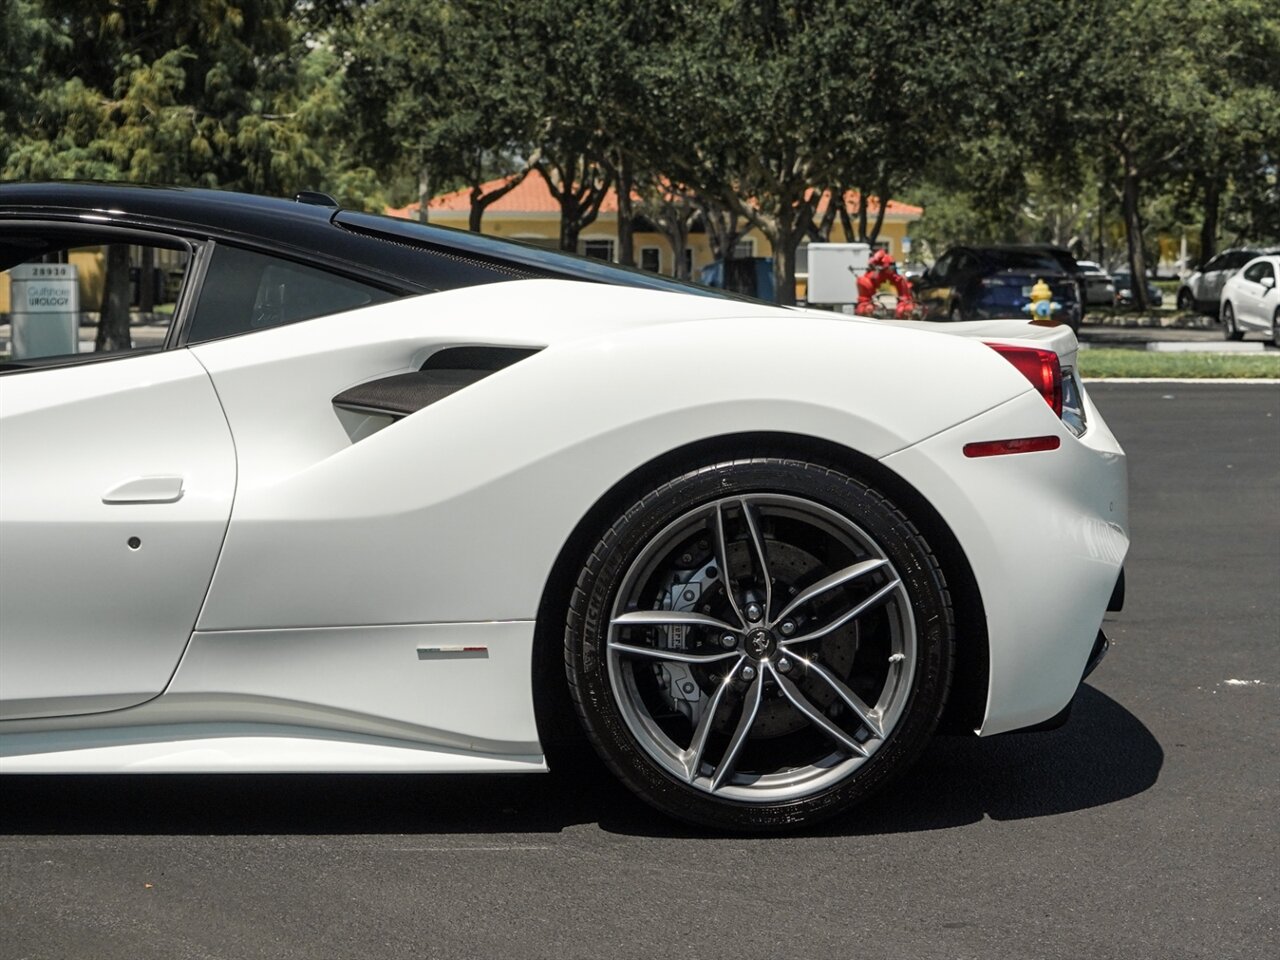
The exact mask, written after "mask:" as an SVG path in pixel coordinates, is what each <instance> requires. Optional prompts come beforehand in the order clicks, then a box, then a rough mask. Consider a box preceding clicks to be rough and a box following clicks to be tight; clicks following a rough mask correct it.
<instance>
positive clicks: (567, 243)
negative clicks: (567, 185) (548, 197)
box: [560, 197, 581, 253]
mask: <svg viewBox="0 0 1280 960" xmlns="http://www.w3.org/2000/svg"><path fill="white" fill-rule="evenodd" d="M580 229H581V228H580V227H579V226H578V205H577V204H576V203H574V202H573V201H572V200H571V199H569V198H567V197H566V198H564V199H561V201H560V249H561V250H563V251H565V253H577V252H578V233H579V231H580Z"/></svg>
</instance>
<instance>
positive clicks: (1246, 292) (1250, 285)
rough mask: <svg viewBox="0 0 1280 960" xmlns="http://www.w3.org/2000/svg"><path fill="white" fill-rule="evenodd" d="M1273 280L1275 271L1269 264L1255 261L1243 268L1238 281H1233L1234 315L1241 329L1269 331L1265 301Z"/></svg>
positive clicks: (1269, 323)
mask: <svg viewBox="0 0 1280 960" xmlns="http://www.w3.org/2000/svg"><path fill="white" fill-rule="evenodd" d="M1268 278H1269V280H1270V283H1269V284H1268V282H1267V280H1268ZM1275 279H1276V278H1275V270H1274V268H1273V267H1272V266H1271V264H1270V263H1269V262H1268V261H1266V260H1257V261H1255V262H1253V263H1251V264H1249V265H1248V266H1247V267H1245V268H1244V270H1243V272H1241V274H1240V277H1239V279H1237V280H1236V281H1234V286H1235V288H1236V293H1237V296H1236V304H1237V314H1236V315H1237V319H1238V320H1239V321H1240V325H1241V326H1242V327H1244V328H1246V329H1254V330H1270V329H1271V317H1270V316H1268V315H1267V314H1266V310H1265V301H1266V297H1267V293H1268V291H1269V290H1270V289H1271V287H1273V286H1274V285H1275Z"/></svg>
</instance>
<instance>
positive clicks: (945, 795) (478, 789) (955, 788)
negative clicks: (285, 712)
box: [0, 686, 1164, 837]
mask: <svg viewBox="0 0 1280 960" xmlns="http://www.w3.org/2000/svg"><path fill="white" fill-rule="evenodd" d="M565 760H566V762H565V763H564V764H556V763H554V762H553V772H552V773H551V774H550V775H549V776H538V775H528V774H526V775H519V776H511V775H469V776H442V775H437V776H412V775H319V774H305V775H304V774H279V775H275V774H251V775H204V776H199V775H185V774H182V775H176V774H175V775H162V774H152V775H96V776H25V775H24V776H8V777H4V778H3V779H0V834H3V835H57V834H98V835H133V834H137V835H182V834H203V835H222V834H227V835H230V834H239V835H267V834H295V835H330V834H428V835H429V834H437V835H439V834H497V833H501V834H517V835H518V834H529V833H555V832H559V831H561V830H564V829H566V828H568V827H571V826H575V825H579V824H586V825H590V824H598V825H599V827H600V828H601V829H603V830H605V831H608V832H611V833H619V834H628V835H633V836H653V837H687V836H712V835H714V834H709V833H708V832H707V831H699V830H697V829H696V828H692V827H685V826H682V825H680V824H676V823H673V822H672V821H670V820H668V819H666V818H665V817H663V816H662V815H660V814H658V813H656V812H655V811H653V810H651V809H649V807H647V806H646V805H644V804H643V803H641V802H640V801H639V800H636V799H635V798H633V797H632V796H631V795H630V794H629V793H628V792H627V791H626V790H625V789H624V788H623V787H622V786H621V785H619V784H618V783H617V782H616V781H615V780H614V779H613V778H612V776H610V775H609V774H608V772H607V771H606V770H605V769H604V767H603V765H602V764H601V763H600V762H599V761H598V760H597V759H596V758H595V757H594V755H593V754H591V753H590V752H589V751H588V750H586V749H585V748H584V749H577V748H571V749H570V751H569V755H567V756H566V757H565ZM1163 762H1164V752H1163V750H1161V748H1160V745H1159V743H1157V742H1156V739H1155V737H1153V736H1152V735H1151V733H1150V731H1148V730H1147V728H1146V727H1145V726H1143V724H1142V723H1141V721H1139V720H1138V719H1137V718H1136V717H1134V716H1133V714H1131V713H1129V712H1128V711H1127V710H1125V709H1124V708H1123V707H1122V706H1120V705H1119V704H1118V703H1116V702H1115V701H1114V700H1112V699H1110V698H1109V697H1107V696H1105V695H1104V694H1102V693H1099V692H1098V691H1097V690H1095V689H1093V688H1092V687H1088V686H1085V687H1083V688H1082V689H1081V690H1080V692H1079V693H1078V694H1077V698H1076V702H1075V707H1074V711H1073V714H1072V717H1071V720H1070V722H1069V723H1068V724H1067V725H1066V726H1064V727H1062V728H1060V729H1058V730H1055V731H1050V732H1045V733H1027V734H1010V735H1006V736H1002V737H993V738H990V739H986V740H980V739H977V738H965V737H939V738H937V739H935V740H934V742H933V743H932V744H931V745H930V746H929V747H928V749H927V750H926V751H925V753H924V755H923V756H922V757H921V759H920V762H919V763H918V764H917V765H916V766H915V768H914V769H913V770H911V771H910V772H909V773H908V774H907V775H906V776H904V777H903V778H902V779H900V780H898V781H897V782H896V783H895V784H894V785H893V786H891V787H890V788H889V789H887V790H886V791H885V792H883V793H882V794H880V795H879V796H877V797H875V798H873V799H872V800H871V801H869V802H867V803H865V804H863V805H862V806H861V807H859V808H857V809H856V810H855V811H853V812H852V813H850V814H849V815H848V816H845V817H841V818H839V819H837V820H836V821H833V822H831V823H828V824H825V825H822V826H820V827H819V828H817V830H816V831H814V832H815V833H816V834H817V835H841V836H845V835H848V836H856V835H860V834H862V835H865V834H882V833H903V832H912V831H917V830H936V829H941V828H945V827H957V826H963V825H965V824H968V823H974V822H977V821H980V820H982V819H984V818H986V817H990V818H991V819H993V820H1016V819H1022V818H1027V817H1042V816H1048V815H1051V814H1059V813H1067V812H1070V811H1074V810H1084V809H1088V808H1090V807H1095V806H1099V805H1101V804H1106V803H1113V802H1115V801H1117V800H1122V799H1124V798H1126V797H1130V796H1133V795H1134V794H1137V793H1141V792H1142V791H1143V790H1146V789H1147V788H1148V787H1150V786H1151V785H1152V784H1154V783H1155V781H1156V778H1157V777H1158V775H1159V773H1160V768H1161V765H1162V764H1163Z"/></svg>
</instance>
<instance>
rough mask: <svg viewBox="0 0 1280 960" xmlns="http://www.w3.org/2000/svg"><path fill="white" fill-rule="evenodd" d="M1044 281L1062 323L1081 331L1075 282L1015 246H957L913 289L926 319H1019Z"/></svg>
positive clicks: (1040, 254)
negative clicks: (1040, 281) (1033, 287)
mask: <svg viewBox="0 0 1280 960" xmlns="http://www.w3.org/2000/svg"><path fill="white" fill-rule="evenodd" d="M1037 280H1044V282H1045V283H1047V284H1048V285H1049V288H1050V289H1051V290H1052V291H1053V299H1054V300H1055V301H1057V302H1058V303H1060V304H1062V310H1061V312H1060V314H1059V316H1060V318H1061V320H1062V321H1063V322H1064V323H1066V324H1067V325H1068V326H1070V327H1071V329H1072V330H1078V329H1079V328H1080V318H1081V305H1080V295H1079V290H1078V287H1077V284H1076V280H1075V278H1074V276H1072V274H1070V273H1069V272H1068V271H1067V270H1066V269H1065V268H1064V267H1063V266H1062V265H1061V264H1060V263H1059V262H1058V261H1057V260H1056V259H1055V258H1054V256H1053V255H1051V254H1050V253H1048V252H1046V251H1045V250H1043V249H1037V248H1029V247H1015V246H995V247H953V248H952V249H950V250H948V251H947V252H946V253H944V254H943V255H942V256H941V257H939V258H938V260H937V262H936V263H934V265H933V266H932V267H930V268H929V269H928V270H927V271H926V272H925V274H924V276H922V277H921V278H920V279H919V280H917V281H916V282H915V283H914V284H913V286H914V288H915V292H916V299H917V300H918V301H919V302H920V304H921V305H922V307H923V309H924V313H925V319H927V320H951V321H962V320H981V319H987V318H1001V317H1020V316H1025V315H1026V314H1025V313H1024V311H1023V307H1025V306H1026V304H1027V303H1029V302H1030V299H1031V288H1032V286H1034V285H1035V282H1036V281H1037Z"/></svg>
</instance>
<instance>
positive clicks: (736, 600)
mask: <svg viewBox="0 0 1280 960" xmlns="http://www.w3.org/2000/svg"><path fill="white" fill-rule="evenodd" d="M824 525H825V526H824ZM860 537H861V538H862V539H859V538H860ZM806 538H812V540H811V541H810V540H808V539H806ZM824 538H826V539H824ZM828 541H829V542H828ZM718 544H723V546H719V545H718ZM753 544H754V546H753ZM819 547H822V548H823V549H819ZM824 550H825V552H824ZM698 551H701V553H698ZM843 551H847V552H843ZM695 554H698V555H696V556H695ZM818 554H821V555H822V556H823V557H824V558H826V559H825V561H819V560H818V558H817V555H818ZM858 557H863V559H861V560H859V559H857V558H858ZM724 558H727V559H724ZM868 558H869V559H868ZM850 561H852V564H851V565H850ZM709 564H719V565H720V566H721V567H722V568H727V576H725V575H723V574H724V573H725V572H726V571H725V570H721V571H717V570H715V569H712V567H711V566H709ZM877 564H878V566H876V565H877ZM868 566H871V567H872V569H871V571H870V572H868V573H866V574H865V576H864V575H863V574H862V573H858V574H855V575H854V576H853V577H851V578H850V579H849V580H847V581H841V582H840V584H839V585H838V586H835V587H830V588H823V587H821V586H820V585H821V584H822V583H827V582H830V580H831V579H832V577H831V575H830V573H829V568H830V569H834V570H836V578H837V579H838V577H839V576H840V575H842V574H845V573H847V572H848V571H850V570H854V569H862V568H864V567H868ZM683 568H689V569H683ZM695 569H698V570H701V571H702V572H703V573H705V574H706V575H707V578H708V579H704V580H702V581H699V585H698V593H699V596H698V599H697V601H696V604H697V606H698V610H701V611H703V613H702V614H701V615H702V616H711V617H713V618H715V619H717V620H720V619H722V618H723V619H724V622H725V623H729V624H741V627H742V629H741V630H739V631H737V633H736V635H735V642H736V643H737V644H738V645H739V646H734V647H732V648H731V649H730V650H729V651H728V652H722V651H721V650H720V648H719V646H717V644H726V645H727V644H728V641H729V640H730V636H729V635H728V634H727V633H724V632H722V631H721V627H719V626H717V627H698V626H685V627H677V626H670V625H668V626H654V625H653V621H651V620H644V625H641V626H633V625H631V624H629V623H627V624H623V625H619V624H618V623H617V620H618V619H619V618H620V617H621V618H624V619H625V618H627V617H631V618H636V617H640V618H652V617H655V616H657V617H675V616H688V615H689V614H680V613H678V612H677V611H679V609H680V608H679V606H678V605H677V600H676V599H675V598H677V597H683V598H684V599H686V600H688V599H690V598H691V597H692V595H693V590H692V589H686V588H691V587H692V585H693V584H694V578H693V577H691V576H690V575H691V574H693V573H694V570H695ZM761 571H763V572H762V573H761ZM718 574H719V575H718ZM686 577H689V578H688V579H686ZM815 581H816V582H817V583H818V584H819V585H818V586H815V585H814V582H815ZM762 583H769V584H772V586H771V587H768V588H766V587H763V586H762ZM765 589H767V590H768V591H769V592H768V593H767V594H762V593H761V592H760V591H761V590H765ZM655 591H656V592H655ZM667 591H670V593H669V595H668V593H667ZM806 596H810V597H811V599H809V600H805V597H806ZM753 597H754V598H756V599H759V600H760V601H761V602H760V603H756V602H755V601H754V600H753V599H752V598H753ZM877 597H883V598H885V599H882V600H877V599H876V598H877ZM637 598H638V599H637ZM668 604H669V605H668ZM797 604H798V606H797ZM858 604H862V605H863V607H866V609H865V612H864V613H861V614H858V613H857V611H858V610H859V609H862V607H859V606H858ZM867 604H871V606H869V607H867V606H866V605H867ZM752 607H754V608H755V610H754V611H753V610H752ZM823 607H826V608H827V610H826V612H823V610H822V609H821V608H823ZM850 608H852V609H853V610H854V613H855V615H854V616H853V617H852V619H848V620H842V619H841V617H842V616H848V610H849V609H850ZM762 609H763V617H761V610H762ZM832 609H834V611H835V612H834V613H831V610H832ZM789 610H794V611H795V612H794V613H791V614H790V615H788V611H789ZM842 611H843V613H842ZM806 612H812V613H813V614H814V615H813V616H812V617H806V616H805V613H806ZM691 613H692V615H694V616H698V615H699V614H698V613H697V612H696V611H691ZM753 613H754V614H755V616H756V618H757V620H758V621H759V622H757V623H755V626H754V628H753V627H752V622H750V621H751V617H752V614H753ZM735 616H736V620H734V619H733V618H734V617H735ZM824 618H827V620H829V622H825V623H824ZM637 622H638V621H637ZM667 622H668V623H670V622H671V621H667ZM831 623H835V624H837V626H835V627H831V626H830V624H831ZM953 624H954V616H953V612H952V606H951V599H950V596H949V594H948V591H947V586H946V581H945V578H944V576H943V573H942V570H941V568H940V566H939V564H938V562H937V560H936V558H935V556H934V554H933V553H932V551H931V550H930V547H929V545H928V543H927V542H926V541H925V539H924V537H923V536H921V534H920V532H919V531H918V530H917V529H916V527H915V526H914V525H913V524H912V523H911V521H910V520H909V519H908V518H907V517H906V516H904V515H903V514H902V512H901V511H899V510H898V509H897V508H896V507H895V506H894V505H893V504H892V503H890V502H889V501H888V500H887V499H885V498H884V497H883V496H882V495H881V494H879V493H878V492H877V491H875V490H874V489H872V488H870V487H868V486H867V485H865V484H863V483H862V482H860V481H858V480H857V479H854V478H853V477H851V476H848V475H846V474H844V473H841V472H839V471H837V470H834V469H831V468H829V467H825V466H821V465H818V464H814V463H807V462H802V461H796V460H784V459H773V458H759V459H751V460H735V461H730V462H721V463H714V464H708V465H705V466H702V467H700V468H698V469H693V470H690V471H689V472H686V473H683V474H681V475H679V476H675V477H674V478H672V479H670V480H669V481H667V482H665V483H662V484H660V485H658V486H656V487H655V488H654V489H652V490H650V491H649V492H648V493H646V494H644V495H643V496H641V497H640V498H639V499H638V500H637V501H636V502H635V503H633V504H632V505H631V506H630V507H629V508H628V509H626V510H625V511H624V512H623V513H622V514H621V515H620V516H618V517H617V518H616V520H615V521H614V522H613V523H612V524H611V525H610V526H609V527H608V528H607V529H606V530H604V532H603V533H602V535H601V537H600V539H599V541H598V542H597V543H596V545H595V547H594V548H593V549H592V551H591V553H590V555H589V556H588V557H587V559H586V562H585V564H584V566H583V569H582V572H581V574H580V576H579V577H578V582H577V586H576V588H575V590H574V592H573V596H572V599H571V602H570V606H569V613H568V619H567V623H566V630H565V661H566V670H567V674H568V680H569V687H570V692H571V694H572V697H573V700H574V702H575V704H576V706H577V710H578V714H579V717H580V718H581V720H582V723H583V726H584V728H585V729H586V732H587V735H588V737H589V738H590V740H591V741H592V743H593V744H594V745H595V747H596V749H597V751H598V752H599V754H600V756H601V757H602V758H603V759H604V760H605V762H606V763H607V764H608V766H609V767H610V768H611V769H612V770H613V772H614V773H615V774H616V775H617V776H618V777H619V778H620V779H621V780H622V782H623V783H624V784H626V785H627V786H628V787H629V788H630V789H631V790H632V791H633V792H635V793H636V794H637V795H638V796H639V797H641V798H642V799H644V800H645V801H647V802H648V803H650V804H652V805H653V806H654V807H656V808H658V809H659V810H661V811H663V812H664V813H667V814H669V815H671V816H673V817H677V818H679V819H682V820H686V821H689V822H691V823H695V824H699V825H702V826H709V827H714V828H717V829H726V830H735V831H747V832H774V831H780V830H785V829H792V828H797V827H801V826H805V825H809V824H813V823H816V822H818V821H820V820H823V819H826V818H828V817H831V816H835V815H836V814H838V813H840V812H842V811H844V810H846V809H847V808H848V807H850V806H851V805H853V804H855V803H857V802H859V801H860V800H863V799H864V798H866V797H867V796H868V795H870V794H871V793H872V792H873V791H875V790H877V789H879V788H881V787H883V786H884V785H885V784H886V783H887V782H889V780H890V779H891V778H892V777H894V776H896V775H897V774H899V773H900V772H901V771H902V770H903V769H905V768H906V767H908V766H909V765H910V764H911V763H912V762H913V761H914V760H915V759H916V757H917V756H918V755H919V753H920V751H921V750H922V749H923V747H924V745H925V744H926V742H927V741H928V739H929V736H930V735H931V734H932V732H933V730H934V728H935V726H936V725H937V722H938V718H939V716H940V715H941V713H942V709H943V707H944V705H945V703H946V699H947V694H948V691H949V687H950V682H951V673H952V663H953V658H954V650H953V647H954V642H955V638H954V626H953ZM764 626H769V627H770V628H771V629H762V628H763V627H764ZM788 628H790V632H788ZM797 629H798V630H799V633H798V634H796V633H795V631H796V630H797ZM735 630H736V627H735ZM680 631H683V633H681V632H680ZM823 631H826V632H823ZM766 634H767V635H768V637H764V636H762V635H766ZM784 634H785V636H789V637H791V639H789V640H788V639H785V638H784ZM677 636H678V637H679V645H678V646H677V645H675V643H674V641H673V638H675V637H677ZM769 637H771V638H772V639H771V640H770V639H769ZM851 637H852V639H850V638H851ZM769 643H773V644H774V645H773V647H772V648H769V647H768V644H769ZM784 644H794V646H784ZM672 649H678V650H684V651H688V652H687V653H684V654H680V655H681V656H688V657H694V656H696V657H702V658H706V657H709V656H715V657H717V659H716V662H715V663H711V662H709V661H708V662H694V663H691V664H689V665H686V666H681V665H680V664H679V663H675V664H673V663H670V662H669V660H668V657H667V655H668V653H669V652H670V651H671V650H672ZM765 650H767V652H762V651H765ZM850 650H852V652H850ZM641 651H643V655H637V654H638V652H641ZM886 651H898V652H890V653H889V656H888V657H887V659H885V657H884V654H885V653H886ZM904 651H910V652H909V654H908V653H907V652H904ZM819 654H820V655H819ZM789 661H790V662H789ZM881 664H882V665H881ZM755 668H758V669H755ZM673 670H674V671H678V672H677V673H676V674H675V676H676V677H677V678H678V681H679V684H680V685H681V686H682V687H683V689H684V690H685V691H686V692H687V694H693V695H695V696H696V698H697V700H698V702H700V703H701V705H702V708H701V712H700V713H699V719H696V720H695V717H694V715H693V710H694V707H693V706H691V705H690V704H691V702H690V701H687V700H685V697H684V696H683V695H681V694H678V693H673V687H674V686H676V683H675V682H673V674H672V672H671V671H673ZM714 670H720V671H721V672H722V673H723V675H719V674H717V673H715V672H713V671H714ZM748 670H749V671H750V673H751V674H752V676H747V673H748ZM784 674H786V676H784ZM753 677H754V680H753ZM830 677H835V678H836V679H837V680H838V681H839V683H838V684H837V683H835V682H833V681H832V680H830V679H829V678H830ZM878 678H883V679H878ZM748 681H752V682H748ZM694 683H696V688H695V686H694ZM841 684H843V685H844V686H843V690H844V693H839V692H838V691H839V690H840V685H841ZM878 684H879V685H880V686H879V692H878V693H876V689H877V685H878ZM739 688H741V689H739ZM855 689H856V691H858V692H857V693H855ZM664 691H665V692H664ZM867 691H869V693H868V692H867ZM846 694H847V695H848V696H846ZM870 694H875V699H874V700H873V699H871V697H870ZM753 695H754V703H755V704H756V705H755V706H750V703H749V701H751V700H752V699H753ZM850 697H852V699H849V698H850ZM863 697H865V698H866V699H861V698H863ZM676 698H678V699H679V700H680V703H682V704H684V708H686V709H687V711H688V712H687V713H686V714H685V715H684V716H683V717H682V716H681V714H680V712H679V709H680V704H678V703H677V702H676ZM824 698H825V700H826V701H827V702H825V703H822V701H823V699H824ZM840 698H844V700H845V701H846V702H847V703H848V708H846V706H845V703H841V702H838V701H839V699H840ZM872 703H874V704H875V706H874V707H869V704H872ZM655 705H656V706H655ZM819 706H820V707H821V709H820V711H819V712H820V713H821V714H822V715H821V716H819V717H817V718H814V716H813V713H812V712H805V710H806V708H809V709H810V710H813V709H815V708H817V707H819ZM859 706H861V707H862V708H865V709H866V712H865V713H864V712H859V710H858V707H859ZM664 711H666V712H664ZM735 718H736V719H735ZM820 724H824V725H825V727H824V726H823V725H820ZM831 727H835V728H836V729H835V730H834V731H832V730H831V729H829V728H831ZM677 728H678V732H673V731H677ZM700 730H701V731H702V733H701V737H700V736H699V731H700ZM682 734H684V735H682ZM850 741H852V743H853V747H854V748H856V750H855V749H851V748H850V747H849V746H848V745H847V744H849V743H850ZM735 744H736V746H735ZM704 750H705V753H704ZM680 751H683V753H681V752H680ZM717 751H718V752H717ZM824 751H825V753H824ZM680 758H683V759H680ZM680 763H683V764H684V766H683V768H682V767H680ZM680 770H683V775H677V772H678V771H680ZM782 771H785V773H784V772H782ZM720 778H723V779H720ZM717 780H720V782H719V784H718V785H717Z"/></svg>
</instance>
